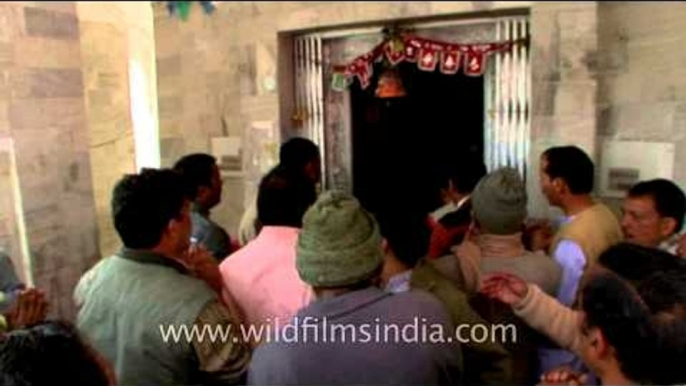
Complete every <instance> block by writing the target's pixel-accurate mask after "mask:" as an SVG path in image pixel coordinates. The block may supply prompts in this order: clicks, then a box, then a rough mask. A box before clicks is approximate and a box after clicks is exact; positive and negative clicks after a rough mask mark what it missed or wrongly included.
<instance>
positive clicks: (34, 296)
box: [5, 288, 48, 329]
mask: <svg viewBox="0 0 686 386" xmlns="http://www.w3.org/2000/svg"><path fill="white" fill-rule="evenodd" d="M47 314H48V302H47V301H46V300H45V295H44V294H43V292H41V291H39V290H37V289H35V288H30V289H27V290H24V291H22V292H20V293H19V296H17V300H16V302H15V303H14V305H13V306H12V307H11V308H10V309H9V311H8V312H7V314H6V315H5V317H6V319H7V324H8V325H9V328H10V329H18V328H24V327H29V326H32V325H34V324H37V323H40V322H42V321H43V320H45V317H46V316H47Z"/></svg>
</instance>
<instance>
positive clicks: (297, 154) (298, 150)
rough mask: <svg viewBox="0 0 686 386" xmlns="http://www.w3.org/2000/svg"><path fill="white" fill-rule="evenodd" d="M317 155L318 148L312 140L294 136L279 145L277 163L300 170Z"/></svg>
mask: <svg viewBox="0 0 686 386" xmlns="http://www.w3.org/2000/svg"><path fill="white" fill-rule="evenodd" d="M319 156H320V155H319V148H318V147H317V145H316V144H315V143H314V142H312V141H310V140H309V139H307V138H301V137H295V138H291V139H289V140H288V141H286V142H285V143H284V144H283V145H281V149H280V150H279V163H280V164H281V165H282V166H284V167H286V168H289V169H293V170H299V171H300V170H302V169H303V168H304V167H305V165H307V164H308V163H309V162H312V161H314V160H316V159H317V158H319Z"/></svg>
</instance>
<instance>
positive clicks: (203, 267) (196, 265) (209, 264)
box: [181, 244, 222, 293]
mask: <svg viewBox="0 0 686 386" xmlns="http://www.w3.org/2000/svg"><path fill="white" fill-rule="evenodd" d="M181 262H182V263H183V264H184V265H185V266H186V268H188V270H189V271H190V272H191V274H192V275H193V276H196V277H198V278H199V279H202V280H204V281H205V282H206V283H207V284H208V285H209V286H210V287H211V288H212V289H214V290H215V291H217V292H219V293H220V292H221V289H222V276H221V273H220V272H219V263H217V260H216V259H215V258H214V256H213V255H212V252H210V251H208V250H207V249H206V248H205V247H203V246H200V245H195V244H194V245H192V246H191V247H190V248H189V249H188V251H187V252H186V253H185V254H184V256H183V259H182V261H181Z"/></svg>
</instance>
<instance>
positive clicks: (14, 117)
mask: <svg viewBox="0 0 686 386" xmlns="http://www.w3.org/2000/svg"><path fill="white" fill-rule="evenodd" d="M79 32H80V29H79V22H78V18H77V15H76V7H75V5H74V3H73V2H58V3H48V2H45V3H42V2H35V3H34V2H31V3H29V2H27V3H22V2H14V3H3V4H0V48H1V54H0V58H1V59H0V67H1V71H2V75H3V76H2V85H1V86H0V107H1V109H0V111H1V114H0V117H1V119H0V125H1V126H2V128H1V129H0V133H1V134H0V135H2V136H3V137H4V138H6V140H5V142H6V143H7V144H9V145H8V146H7V148H10V149H11V150H9V151H7V152H8V153H9V154H10V159H14V161H15V162H14V164H12V163H10V174H9V176H10V177H9V180H7V179H3V182H4V183H5V184H4V186H5V187H8V185H9V187H8V188H9V189H8V190H4V192H6V193H5V194H7V195H10V191H16V192H19V194H17V195H16V196H13V199H12V201H13V202H12V203H10V204H7V205H3V206H2V208H0V209H2V210H8V208H9V207H14V208H15V210H14V211H13V212H14V214H17V216H15V217H14V224H11V228H12V229H14V230H18V232H19V234H20V239H21V240H22V241H21V242H20V243H24V245H25V246H26V250H24V251H23V252H22V249H21V248H19V251H17V249H14V250H12V254H13V257H14V261H15V263H16V262H19V263H20V265H19V266H18V267H17V268H18V269H19V270H20V271H22V272H23V273H24V274H25V275H24V276H25V277H26V279H27V281H28V282H29V283H31V282H33V283H35V285H36V286H37V287H39V288H41V289H43V290H45V291H46V292H47V294H48V296H49V300H50V302H51V309H52V312H51V314H52V315H53V316H58V317H64V318H71V317H73V315H74V306H73V302H72V300H71V295H72V291H73V287H74V285H75V284H76V282H77V280H78V278H79V277H80V276H81V274H82V273H83V272H84V271H85V270H86V269H87V268H88V267H89V266H90V265H92V264H93V262H94V261H96V260H97V258H98V256H99V251H98V235H97V223H96V217H95V207H94V202H93V187H92V182H91V181H92V180H91V166H90V154H89V133H88V126H87V117H86V110H85V102H84V83H83V72H82V66H83V63H82V57H81V46H80V41H79ZM12 153H13V156H11V154H12ZM2 158H3V162H4V160H5V157H2ZM12 168H13V169H12ZM12 173H14V175H15V176H16V178H12V177H11V176H12ZM3 218H9V216H7V213H5V214H3ZM17 254H21V256H20V258H17ZM23 262H26V264H21V263H23Z"/></svg>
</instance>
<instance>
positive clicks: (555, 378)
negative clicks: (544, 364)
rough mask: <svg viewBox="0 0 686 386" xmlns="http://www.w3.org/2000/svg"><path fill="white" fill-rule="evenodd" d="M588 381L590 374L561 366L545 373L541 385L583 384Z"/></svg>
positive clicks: (579, 385)
mask: <svg viewBox="0 0 686 386" xmlns="http://www.w3.org/2000/svg"><path fill="white" fill-rule="evenodd" d="M586 382H588V374H582V373H579V372H576V371H574V370H572V369H570V368H568V367H560V368H557V369H554V370H550V371H548V372H547V373H545V374H543V375H542V376H541V382H540V383H539V385H575V386H581V385H585V384H586Z"/></svg>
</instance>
